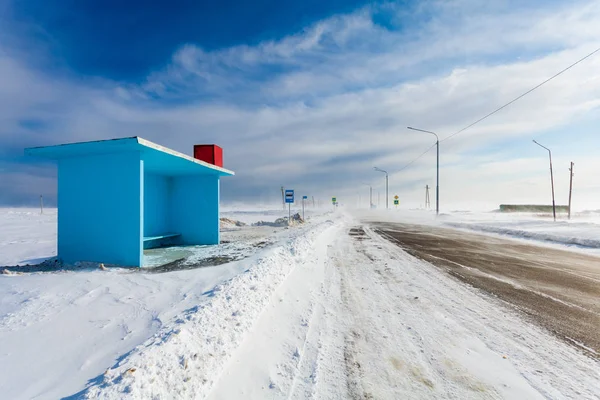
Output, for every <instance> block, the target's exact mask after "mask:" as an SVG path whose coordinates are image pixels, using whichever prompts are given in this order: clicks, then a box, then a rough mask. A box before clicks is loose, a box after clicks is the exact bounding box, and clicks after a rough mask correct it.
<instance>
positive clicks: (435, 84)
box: [0, 0, 600, 208]
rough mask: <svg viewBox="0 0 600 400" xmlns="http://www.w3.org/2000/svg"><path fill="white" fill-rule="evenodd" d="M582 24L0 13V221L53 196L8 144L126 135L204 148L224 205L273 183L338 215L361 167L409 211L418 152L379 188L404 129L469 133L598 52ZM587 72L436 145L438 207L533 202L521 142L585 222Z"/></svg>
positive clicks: (320, 13)
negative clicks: (3, 213)
mask: <svg viewBox="0 0 600 400" xmlns="http://www.w3.org/2000/svg"><path fill="white" fill-rule="evenodd" d="M598 18H600V5H599V4H598V2H597V1H586V0H577V1H574V2H566V1H565V2H561V1H550V2H548V1H526V2H522V1H509V0H506V1H500V2H493V3H492V4H490V2H488V1H483V0H450V1H419V2H411V1H404V2H364V1H339V0H334V1H327V2H322V1H313V0H306V1H294V2H292V1H284V2H282V1H256V2H241V1H240V2H238V1H223V2H199V1H177V0H173V1H169V2H161V1H155V2H141V1H130V2H125V3H123V2H116V1H86V2H80V1H74V0H70V1H67V0H55V1H31V0H20V1H11V0H0V178H1V179H0V204H2V205H25V204H33V203H35V201H36V200H37V198H38V196H39V194H44V196H45V197H46V198H47V199H48V202H52V201H53V200H54V199H55V195H56V168H55V166H53V165H52V164H46V163H42V162H39V161H36V160H32V159H27V158H25V157H23V148H24V147H27V146H39V145H51V144H58V143H65V142H74V141H84V140H97V139H109V138H114V137H123V136H133V135H137V136H141V137H144V138H146V139H149V140H152V141H154V142H157V143H159V144H162V145H165V146H167V147H172V148H174V149H176V150H179V151H182V152H185V153H191V149H192V145H193V144H194V143H217V144H220V145H222V147H224V149H225V162H226V166H227V167H228V168H231V169H233V170H235V171H236V172H237V175H236V177H235V178H231V179H229V180H224V181H223V185H222V188H223V200H224V201H225V202H232V201H248V202H255V201H272V202H275V201H277V198H278V197H277V196H278V188H279V187H280V186H281V185H285V186H287V187H293V188H296V189H297V190H299V191H302V192H303V193H307V194H310V195H315V196H316V197H317V198H323V199H327V198H329V197H332V196H337V197H338V198H345V199H347V202H348V203H355V202H356V201H357V199H358V194H359V193H362V192H365V193H368V188H367V187H366V186H364V185H362V182H370V183H372V184H373V185H374V186H375V190H380V191H381V190H383V185H382V184H383V180H382V179H381V176H379V175H378V174H376V173H374V172H373V170H372V167H373V166H374V165H377V166H378V167H381V168H384V169H387V170H389V171H390V172H391V176H390V187H391V191H392V192H393V194H396V193H397V194H399V195H400V197H401V200H402V204H406V205H417V206H418V205H420V203H419V202H420V199H421V197H423V196H422V193H421V192H424V186H425V185H426V184H429V185H430V186H434V185H435V181H434V178H435V168H434V166H435V164H434V162H435V155H434V152H430V153H428V154H427V155H425V156H424V157H422V158H421V159H419V160H418V161H417V162H415V163H414V165H412V166H411V167H410V168H408V169H406V170H403V171H402V172H397V171H398V170H400V169H401V167H402V166H403V165H405V164H406V163H408V162H409V161H411V160H412V159H414V158H415V157H416V156H417V155H419V154H420V153H422V152H423V151H424V150H425V149H426V148H427V147H429V146H430V145H431V143H432V137H429V136H428V135H423V134H419V133H417V132H411V131H407V130H406V126H408V125H412V126H417V127H420V128H424V129H428V130H435V131H437V132H438V133H440V136H441V137H446V136H448V135H449V134H451V133H453V132H455V131H457V130H458V129H460V128H462V127H464V126H466V125H468V124H469V123H470V122H472V121H474V120H476V119H478V118H479V117H481V116H483V115H485V114H486V113H487V112H489V111H491V110H493V109H495V108H496V107H498V106H500V105H502V104H503V103H505V102H507V101H509V100H510V99H511V98H513V97H515V96H516V95H518V94H520V93H522V92H524V91H525V90H527V89H529V88H530V87H532V86H534V85H536V84H537V83H539V82H541V81H542V80H544V79H545V78H547V77H549V76H551V75H553V74H554V73H555V72H557V71H559V70H561V69H562V68H564V67H565V66H567V65H569V64H570V63H572V62H573V61H575V60H577V59H578V58H580V57H582V56H584V55H585V54H587V53H589V52H591V51H592V50H594V49H595V48H596V47H598V46H599V45H600V44H599V43H598V42H597V38H598V37H600V26H598V24H597V21H598ZM599 58H600V56H598V57H594V58H591V59H589V60H587V61H586V62H585V63H582V64H581V65H579V66H577V67H576V68H574V69H573V70H571V71H569V72H568V73H566V74H565V75H563V76H561V77H560V78H558V79H556V80H555V81H553V82H551V83H550V84H548V85H546V86H544V87H543V88H541V89H540V90H538V91H536V92H534V93H533V94H531V95H530V96H527V97H526V98H524V99H523V100H521V101H520V102H518V103H516V104H515V105H514V106H511V107H509V108H508V109H506V110H504V111H502V112H501V113H498V114H497V115H495V116H494V117H492V118H490V119H488V120H486V121H485V122H484V123H482V124H479V125H477V126H476V127H474V128H473V129H470V130H468V131H466V132H464V133H463V134H461V135H458V136H456V137H455V138H453V139H451V140H448V141H446V142H443V143H442V176H441V178H442V184H441V186H442V190H441V195H442V196H441V197H442V200H443V203H444V204H452V205H453V206H454V205H456V206H458V205H460V206H465V207H476V206H477V205H482V206H483V207H490V208H491V207H493V206H494V205H497V204H499V203H505V202H548V201H547V200H548V199H547V197H548V196H547V194H548V193H549V179H547V172H548V171H547V165H546V161H547V158H546V156H547V155H546V154H544V153H543V152H540V149H539V148H536V147H534V145H533V144H532V143H531V139H532V138H536V139H538V140H540V141H542V142H543V143H545V144H547V145H548V146H551V147H553V148H554V149H555V159H556V161H555V164H557V168H559V169H558V171H561V172H564V171H563V169H566V168H567V167H568V162H569V161H571V160H572V161H575V162H576V172H578V173H577V181H576V183H577V186H576V188H577V189H578V193H579V194H580V197H579V198H578V197H577V196H576V197H575V199H577V200H578V201H579V206H580V207H588V208H594V207H595V208H600V207H599V206H597V205H596V204H595V199H596V198H598V196H600V188H599V187H598V186H599V184H597V183H595V181H596V179H595V171H597V170H598V168H600V160H596V158H597V157H596V156H595V154H594V153H595V152H594V149H596V148H598V145H599V144H600V138H599V137H598V135H597V133H596V127H597V126H598V122H600V121H598V119H599V117H598V105H599V104H600V100H599V99H600V72H599V71H600V68H598V67H600V61H599ZM563 164H564V165H563ZM563 167H564V168H563ZM563 175H564V176H563ZM567 179H568V174H561V173H557V187H558V188H559V191H558V192H559V193H558V194H559V195H558V196H557V197H558V198H559V202H563V201H562V197H565V196H564V193H563V192H564V190H563V187H564V186H566V184H568V182H566V181H567ZM363 194H364V193H363ZM362 199H363V202H365V201H366V200H365V199H366V196H362ZM576 205H577V203H576ZM363 206H366V203H365V204H363Z"/></svg>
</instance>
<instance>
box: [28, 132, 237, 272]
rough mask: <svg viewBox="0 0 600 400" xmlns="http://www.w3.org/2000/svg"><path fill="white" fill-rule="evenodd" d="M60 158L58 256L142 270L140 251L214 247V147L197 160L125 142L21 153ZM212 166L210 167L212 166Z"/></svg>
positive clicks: (218, 172) (220, 171) (218, 157)
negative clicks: (178, 246) (177, 246)
mask: <svg viewBox="0 0 600 400" xmlns="http://www.w3.org/2000/svg"><path fill="white" fill-rule="evenodd" d="M25 154H28V155H32V156H37V157H43V158H48V159H52V160H57V161H58V257H59V258H60V259H62V260H63V261H64V262H66V263H72V262H75V261H92V262H102V263H106V264H118V265H122V266H135V267H139V266H142V265H143V250H144V249H145V248H152V247H158V246H161V245H165V244H182V245H208V244H218V243H219V183H220V178H221V177H222V176H230V175H234V173H233V172H232V171H228V170H226V169H224V168H223V167H222V165H223V164H222V151H221V149H220V148H219V147H218V146H212V145H201V146H195V149H194V154H195V155H196V156H197V157H198V156H201V157H205V158H207V160H208V161H210V163H209V162H206V161H207V160H203V159H197V158H193V157H189V156H186V155H184V154H181V153H178V152H176V151H173V150H170V149H167V148H165V147H162V146H160V145H157V144H155V143H152V142H150V141H148V140H145V139H142V138H138V137H131V138H124V139H114V140H101V141H95V142H81V143H72V144H64V145H58V146H49V147H34V148H28V149H25ZM215 164H216V165H215Z"/></svg>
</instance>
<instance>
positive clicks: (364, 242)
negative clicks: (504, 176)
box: [0, 209, 600, 399]
mask: <svg viewBox="0 0 600 400" xmlns="http://www.w3.org/2000/svg"><path fill="white" fill-rule="evenodd" d="M286 214H287V213H286V212H284V211H283V210H281V211H278V210H274V211H269V210H239V209H237V210H227V211H226V213H224V215H223V216H225V217H228V218H231V219H235V220H240V219H243V218H245V220H244V222H246V223H254V222H258V221H260V220H267V221H272V220H274V219H275V218H278V217H280V216H286ZM363 214H364V213H358V215H360V216H364V215H363ZM401 214H402V215H401ZM355 215H357V214H354V215H351V214H349V213H346V212H344V211H343V210H339V211H336V212H335V213H326V214H322V215H317V213H315V214H314V215H313V216H312V218H311V219H310V221H309V222H308V223H307V224H304V225H300V226H295V227H292V228H290V229H273V228H266V227H243V228H239V229H233V228H232V229H231V230H230V231H229V233H228V232H226V233H227V234H230V235H231V236H230V239H231V241H230V242H229V243H225V244H224V245H225V246H227V245H229V246H232V245H233V246H234V247H235V246H237V247H235V249H239V248H244V249H248V248H249V247H253V248H254V250H252V251H248V252H246V253H243V256H244V257H245V258H243V259H239V260H237V261H233V262H228V263H225V264H222V265H219V266H214V267H206V268H196V269H191V270H182V271H173V272H166V273H161V274H151V273H148V272H147V271H145V270H142V271H131V270H123V269H111V270H109V271H101V270H91V269H90V270H81V271H66V272H60V273H33V274H24V275H0V398H7V399H30V398H39V399H54V398H60V397H64V396H70V395H73V398H110V399H121V398H135V399H148V398H157V399H171V398H211V399H231V398H277V399H278V398H291V399H304V398H319V399H321V398H322V399H330V398H331V399H334V398H336V399H337V398H348V397H350V398H377V399H379V398H384V399H397V398H432V397H435V398H461V399H462V398H482V397H483V398H508V399H511V398H597V394H598V393H600V367H599V365H598V363H597V362H596V361H594V360H592V359H590V358H587V357H585V356H584V355H582V354H580V353H579V352H577V350H575V349H574V348H573V347H570V346H568V345H566V344H564V343H562V342H560V341H558V340H557V339H555V338H554V337H553V336H551V335H550V334H548V333H547V332H545V331H543V330H541V329H540V328H537V327H535V326H532V325H530V324H529V323H527V322H525V321H524V320H522V319H521V318H520V317H519V316H518V315H516V314H514V313H513V311H512V310H511V309H509V308H507V307H506V306H505V305H504V304H502V303H501V302H499V301H497V300H496V299H494V298H492V297H489V296H487V295H484V294H482V293H481V292H479V291H477V290H475V289H473V288H470V287H467V286H464V285H462V284H461V283H459V282H457V281H455V280H453V279H451V278H449V277H448V276H446V275H444V274H443V273H441V272H440V271H439V270H438V269H436V268H434V267H432V266H431V265H429V264H427V263H425V262H422V261H419V260H416V259H414V258H413V257H411V256H409V255H408V254H406V253H404V252H403V251H402V250H400V249H399V248H398V247H396V246H394V245H392V244H391V243H389V242H387V241H385V240H383V239H382V238H380V237H379V236H377V235H375V234H373V232H371V231H370V229H369V228H368V227H366V226H365V227H363V226H362V224H361V223H360V222H359V219H358V218H357V217H355ZM384 216H385V218H386V219H390V218H391V219H398V220H401V221H403V222H421V223H444V224H448V223H449V224H457V223H463V224H484V225H485V224H488V225H489V224H490V220H493V219H495V218H496V217H495V216H494V218H491V219H490V217H487V218H488V219H487V220H485V219H483V220H482V219H481V218H483V217H473V216H471V217H469V218H464V217H463V218H462V219H461V218H460V217H458V216H456V215H451V216H449V217H448V218H447V220H446V221H444V222H440V220H441V219H439V218H438V219H437V220H436V219H434V218H433V217H432V216H431V215H430V214H427V213H419V212H398V213H395V214H392V213H387V214H385V215H384ZM373 218H379V219H381V218H380V217H373ZM477 218H479V220H477ZM53 221H54V222H53ZM492 222H494V221H492ZM506 222H507V221H505V223H506ZM508 222H510V221H508ZM540 223H541V224H545V223H546V222H545V221H541V222H540ZM574 223H575V224H577V223H579V222H577V221H576V220H575V221H573V222H571V223H569V224H574ZM586 223H588V222H586ZM54 224H55V215H54V220H52V214H46V215H44V216H40V215H39V214H36V213H35V211H33V210H27V211H23V210H0V266H2V265H15V264H17V263H23V262H24V261H25V260H30V259H35V258H41V257H50V256H53V255H54V254H53V253H52V251H54V248H53V247H52V246H51V245H50V244H49V243H54V246H55V240H56V239H55V229H56V228H55V225H54ZM524 224H525V222H524V221H522V222H521V226H523V225H524ZM265 228H266V229H265ZM460 228H461V229H462V228H465V227H464V226H460ZM351 229H354V232H358V234H356V235H349V234H348V232H349V231H350V230H351ZM357 229H358V230H357ZM361 229H364V233H361ZM470 229H471V228H470ZM519 229H521V228H519ZM560 229H563V228H560ZM542 232H546V233H548V231H543V230H542ZM551 233H552V234H554V233H555V232H554V231H552V232H551ZM257 238H259V239H260V241H261V242H267V243H268V245H267V246H264V247H261V246H259V247H256V246H248V245H247V243H249V242H251V241H255V240H257ZM235 243H237V244H235ZM218 249H219V248H218V247H213V248H211V249H207V250H202V251H209V252H213V253H211V254H217V255H218ZM227 249H230V248H229V247H226V248H225V249H224V251H225V253H227V254H230V253H231V251H229V250H227ZM235 251H237V250H235ZM215 252H216V253H215Z"/></svg>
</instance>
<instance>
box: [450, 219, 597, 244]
mask: <svg viewBox="0 0 600 400" xmlns="http://www.w3.org/2000/svg"><path fill="white" fill-rule="evenodd" d="M446 225H448V226H451V227H454V228H461V229H469V230H474V231H480V232H487V233H496V234H500V235H507V236H511V237H515V238H524V239H531V240H537V241H542V242H549V243H556V244H562V245H567V246H580V247H585V248H590V249H600V239H599V238H600V226H598V225H595V224H569V223H565V222H558V223H556V224H554V225H549V224H548V223H539V222H519V223H515V224H514V225H513V226H506V224H500V225H494V224H481V223H478V224H473V223H460V222H450V223H447V224H446Z"/></svg>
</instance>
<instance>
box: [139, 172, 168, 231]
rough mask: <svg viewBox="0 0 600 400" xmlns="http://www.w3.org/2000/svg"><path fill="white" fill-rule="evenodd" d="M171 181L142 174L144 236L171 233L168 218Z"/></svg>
mask: <svg viewBox="0 0 600 400" xmlns="http://www.w3.org/2000/svg"><path fill="white" fill-rule="evenodd" d="M171 180H172V178H169V177H167V176H161V175H156V174H150V173H146V174H144V236H157V235H164V234H165V233H172V228H171V224H170V218H169V217H170V216H169V208H170V197H171V194H170V192H171Z"/></svg>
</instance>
